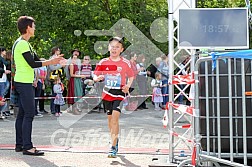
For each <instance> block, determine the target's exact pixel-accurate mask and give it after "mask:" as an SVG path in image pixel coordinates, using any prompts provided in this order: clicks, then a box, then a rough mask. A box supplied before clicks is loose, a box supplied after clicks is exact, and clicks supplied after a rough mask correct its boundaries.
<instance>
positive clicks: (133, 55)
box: [128, 52, 138, 88]
mask: <svg viewBox="0 0 252 167" xmlns="http://www.w3.org/2000/svg"><path fill="white" fill-rule="evenodd" d="M128 57H129V61H130V65H131V69H132V70H133V72H134V80H133V83H132V84H131V87H132V88H135V87H136V77H137V74H138V70H137V65H136V60H137V54H136V53H134V52H131V53H130V54H129V56H128Z"/></svg>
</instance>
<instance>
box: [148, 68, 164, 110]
mask: <svg viewBox="0 0 252 167" xmlns="http://www.w3.org/2000/svg"><path fill="white" fill-rule="evenodd" d="M161 78H162V74H161V73H160V72H156V74H155V79H152V81H151V87H152V88H153V91H152V101H153V102H154V105H155V110H156V111H159V110H160V109H161V108H160V106H161V105H162V102H163V97H162V92H161V87H163V86H167V85H162V81H161Z"/></svg>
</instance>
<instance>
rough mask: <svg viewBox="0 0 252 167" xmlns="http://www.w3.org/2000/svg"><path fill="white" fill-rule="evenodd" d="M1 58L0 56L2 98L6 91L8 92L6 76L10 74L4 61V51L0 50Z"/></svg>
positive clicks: (0, 89) (0, 92)
mask: <svg viewBox="0 0 252 167" xmlns="http://www.w3.org/2000/svg"><path fill="white" fill-rule="evenodd" d="M0 51H1V56H0V96H1V97H4V95H5V94H6V91H7V90H8V80H7V74H10V73H11V71H10V70H7V65H8V62H7V61H6V60H5V59H4V57H5V56H6V49H5V48H3V47H2V48H0Z"/></svg>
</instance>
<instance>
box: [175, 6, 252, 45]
mask: <svg viewBox="0 0 252 167" xmlns="http://www.w3.org/2000/svg"><path fill="white" fill-rule="evenodd" d="M248 29H249V26H248V9H247V8H196V9H180V10H179V23H178V42H179V47H180V48H196V49H197V48H226V49H227V48H228V49H229V48H230V49H247V48H248V47H249V40H248V39H249V30H248Z"/></svg>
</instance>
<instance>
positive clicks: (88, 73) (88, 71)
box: [80, 55, 92, 96]
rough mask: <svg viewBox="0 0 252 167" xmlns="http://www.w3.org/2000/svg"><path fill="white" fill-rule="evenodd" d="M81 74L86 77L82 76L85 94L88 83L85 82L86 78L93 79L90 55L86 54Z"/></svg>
mask: <svg viewBox="0 0 252 167" xmlns="http://www.w3.org/2000/svg"><path fill="white" fill-rule="evenodd" d="M80 72H81V75H84V76H85V77H84V78H82V85H83V86H82V88H83V96H85V89H86V86H87V84H85V80H87V79H88V80H90V79H92V66H91V64H90V56H88V55H87V56H84V58H83V61H82V64H81V69H80Z"/></svg>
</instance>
